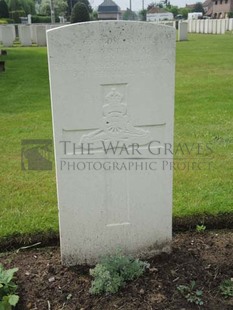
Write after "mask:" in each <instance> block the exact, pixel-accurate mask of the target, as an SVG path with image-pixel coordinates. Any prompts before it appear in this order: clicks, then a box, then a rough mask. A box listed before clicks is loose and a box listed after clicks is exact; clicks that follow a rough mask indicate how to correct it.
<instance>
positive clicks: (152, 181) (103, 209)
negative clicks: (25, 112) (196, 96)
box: [47, 21, 176, 265]
mask: <svg viewBox="0 0 233 310" xmlns="http://www.w3.org/2000/svg"><path fill="white" fill-rule="evenodd" d="M175 39H176V31H175V29H174V28H172V27H167V26H163V25H155V24H152V23H144V22H123V21H117V22H116V21H102V22H101V21H100V22H90V23H80V24H73V25H69V26H64V27H61V28H58V29H53V30H49V31H47V40H48V60H49V72H50V89H51V98H52V111H53V130H54V143H55V153H56V175H57V189H58V204H59V217H60V238H61V254H62V261H63V263H64V264H66V265H75V264H79V263H85V262H87V263H94V262H96V261H97V260H98V258H99V257H100V256H102V255H106V254H109V253H115V251H116V250H117V249H119V248H120V249H121V250H122V251H123V252H124V253H126V254H127V253H131V254H133V255H139V254H145V253H149V252H153V253H159V252H161V251H163V250H164V251H169V248H170V247H169V244H170V241H171V235H172V226H171V222H172V169H170V168H171V167H170V165H171V163H172V154H171V152H169V151H168V152H166V151H165V148H164V146H165V143H167V144H166V145H169V147H170V145H172V143H173V105H174V70H175ZM111 145H112V147H113V148H114V150H115V151H114V150H111ZM109 147H110V148H109ZM116 147H117V148H116ZM159 153H160V154H159ZM158 157H159V158H160V159H158ZM164 157H168V159H167V160H164V159H161V158H164Z"/></svg>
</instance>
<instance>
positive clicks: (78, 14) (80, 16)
mask: <svg viewBox="0 0 233 310" xmlns="http://www.w3.org/2000/svg"><path fill="white" fill-rule="evenodd" d="M89 20H90V15H89V12H88V9H87V7H86V5H85V4H84V3H81V2H78V3H76V4H75V6H74V7H73V10H72V12H71V17H70V22H71V23H81V22H88V21H89Z"/></svg>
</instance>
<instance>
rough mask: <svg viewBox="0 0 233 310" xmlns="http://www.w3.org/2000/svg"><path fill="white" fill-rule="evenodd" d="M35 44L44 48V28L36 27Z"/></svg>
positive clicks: (41, 26) (42, 26)
mask: <svg viewBox="0 0 233 310" xmlns="http://www.w3.org/2000/svg"><path fill="white" fill-rule="evenodd" d="M36 44H37V45H38V46H46V26H44V25H37V26H36Z"/></svg>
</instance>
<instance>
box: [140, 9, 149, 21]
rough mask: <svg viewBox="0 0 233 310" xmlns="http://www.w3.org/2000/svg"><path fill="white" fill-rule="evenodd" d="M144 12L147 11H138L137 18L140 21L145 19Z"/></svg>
mask: <svg viewBox="0 0 233 310" xmlns="http://www.w3.org/2000/svg"><path fill="white" fill-rule="evenodd" d="M146 13H147V10H141V11H140V12H139V19H140V20H142V21H146Z"/></svg>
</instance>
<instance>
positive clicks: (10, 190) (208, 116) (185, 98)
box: [0, 34, 233, 237]
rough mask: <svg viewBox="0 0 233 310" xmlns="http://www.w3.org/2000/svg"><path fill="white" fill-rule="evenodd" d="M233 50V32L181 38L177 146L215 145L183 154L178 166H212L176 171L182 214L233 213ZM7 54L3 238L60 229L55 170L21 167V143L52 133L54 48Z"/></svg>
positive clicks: (0, 91) (0, 83)
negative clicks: (50, 55) (51, 66)
mask: <svg viewBox="0 0 233 310" xmlns="http://www.w3.org/2000/svg"><path fill="white" fill-rule="evenodd" d="M232 51H233V36H232V34H226V35H218V36H217V35H194V34H192V35H189V41H188V42H178V43H177V63H176V107H175V149H177V147H178V146H179V145H182V146H184V144H186V145H188V146H189V147H190V146H191V145H192V144H194V146H195V147H196V144H197V143H201V144H203V147H204V145H206V143H209V144H210V143H211V144H210V145H211V149H212V151H213V152H212V154H211V156H210V155H208V154H204V155H201V154H199V155H198V154H196V152H195V151H192V152H191V154H190V155H189V154H187V152H184V154H183V155H182V152H178V153H177V154H176V155H175V158H177V157H178V158H179V159H175V165H177V164H178V163H180V162H181V160H180V158H183V163H184V162H186V163H187V162H189V163H193V162H194V163H197V162H198V163H203V162H205V163H206V165H205V168H203V166H202V170H189V171H187V170H181V169H175V170H174V215H175V216H186V215H192V214H202V213H208V214H218V213H222V212H232V211H233V193H232V189H233V160H232V158H233V61H232V60H233V58H232ZM1 58H2V59H6V72H5V73H1V74H0V98H1V99H0V145H1V161H0V186H1V187H0V188H1V191H0V237H2V236H9V235H12V234H14V233H17V232H20V233H28V232H30V233H31V232H35V231H42V230H43V231H48V230H50V229H52V230H55V231H57V230H58V214H57V202H56V182H55V172H54V169H53V171H45V172H43V171H22V170H21V140H22V139H50V138H51V137H52V124H51V109H50V98H49V82H48V68H47V55H46V49H45V48H36V47H35V48H20V47H19V48H9V49H8V56H1ZM209 157H211V159H209ZM184 158H185V159H184ZM209 163H211V166H210V167H211V169H208V164H209Z"/></svg>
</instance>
